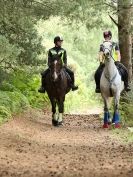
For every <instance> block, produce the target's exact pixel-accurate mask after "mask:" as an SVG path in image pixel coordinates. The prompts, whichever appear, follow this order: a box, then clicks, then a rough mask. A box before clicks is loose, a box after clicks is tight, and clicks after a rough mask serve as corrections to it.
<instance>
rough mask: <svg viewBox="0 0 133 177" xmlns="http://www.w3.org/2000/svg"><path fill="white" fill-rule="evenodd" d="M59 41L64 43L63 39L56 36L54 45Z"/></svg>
mask: <svg viewBox="0 0 133 177" xmlns="http://www.w3.org/2000/svg"><path fill="white" fill-rule="evenodd" d="M58 41H63V38H62V37H60V36H56V37H55V38H54V43H56V42H58Z"/></svg>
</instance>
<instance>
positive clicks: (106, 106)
mask: <svg viewBox="0 0 133 177" xmlns="http://www.w3.org/2000/svg"><path fill="white" fill-rule="evenodd" d="M103 99H104V124H103V128H108V127H109V124H110V113H109V98H103Z"/></svg>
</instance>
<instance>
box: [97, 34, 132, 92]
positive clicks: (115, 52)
mask: <svg viewBox="0 0 133 177" xmlns="http://www.w3.org/2000/svg"><path fill="white" fill-rule="evenodd" d="M103 36H104V39H105V41H104V42H110V43H111V45H112V57H113V59H114V60H115V64H116V66H117V68H118V70H119V72H120V74H121V76H122V80H123V81H124V86H125V90H126V91H130V90H131V89H130V87H129V84H128V71H127V69H126V67H125V66H124V65H123V64H122V63H120V61H121V55H120V50H119V46H118V44H117V43H115V42H113V41H112V40H111V39H112V33H111V31H105V32H104V33H103ZM104 42H103V43H104ZM103 50H104V49H103V44H101V45H100V51H99V60H100V66H99V67H98V69H97V71H96V73H95V82H96V90H95V92H96V93H100V92H101V90H100V79H101V75H102V72H103V70H104V67H105V64H104V60H105V58H104V51H103Z"/></svg>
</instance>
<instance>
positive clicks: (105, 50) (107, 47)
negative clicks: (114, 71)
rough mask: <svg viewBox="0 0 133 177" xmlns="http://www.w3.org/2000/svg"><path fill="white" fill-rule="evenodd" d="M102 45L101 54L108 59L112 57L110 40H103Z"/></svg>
mask: <svg viewBox="0 0 133 177" xmlns="http://www.w3.org/2000/svg"><path fill="white" fill-rule="evenodd" d="M102 47H103V54H104V56H105V59H110V58H112V50H113V45H112V42H111V41H105V42H104V43H103V45H102Z"/></svg>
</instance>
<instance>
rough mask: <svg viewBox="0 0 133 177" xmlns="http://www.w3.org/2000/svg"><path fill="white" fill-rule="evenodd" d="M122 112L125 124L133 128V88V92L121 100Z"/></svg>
mask: <svg viewBox="0 0 133 177" xmlns="http://www.w3.org/2000/svg"><path fill="white" fill-rule="evenodd" d="M121 111H122V117H123V122H124V123H125V124H126V125H128V126H133V86H132V91H131V92H129V93H127V94H125V95H124V96H123V98H122V100H121Z"/></svg>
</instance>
